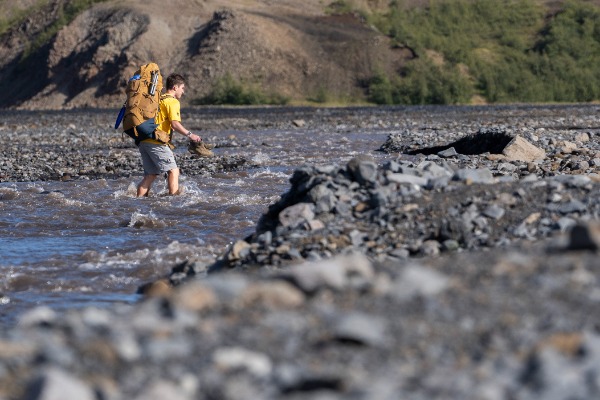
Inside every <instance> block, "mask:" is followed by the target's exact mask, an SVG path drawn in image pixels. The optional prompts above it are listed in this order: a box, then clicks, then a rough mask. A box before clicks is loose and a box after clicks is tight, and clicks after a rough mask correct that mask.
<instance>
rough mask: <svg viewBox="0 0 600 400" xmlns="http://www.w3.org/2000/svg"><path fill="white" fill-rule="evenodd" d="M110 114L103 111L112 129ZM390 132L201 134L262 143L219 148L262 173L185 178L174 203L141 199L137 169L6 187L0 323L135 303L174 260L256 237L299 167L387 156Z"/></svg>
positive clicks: (0, 226) (1, 212) (1, 210)
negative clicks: (42, 312) (124, 174)
mask: <svg viewBox="0 0 600 400" xmlns="http://www.w3.org/2000/svg"><path fill="white" fill-rule="evenodd" d="M112 117H113V116H112V114H110V113H107V115H106V119H107V122H106V124H107V126H109V125H110V123H111V122H112V121H111V120H110V119H111V118H112ZM391 131H393V129H366V130H364V131H351V132H348V131H347V130H346V129H345V128H344V126H338V127H337V129H331V130H329V131H322V130H319V129H314V128H306V129H298V128H295V129H293V130H292V129H290V130H288V131H285V130H277V129H270V130H266V129H265V130H252V131H232V130H228V131H216V132H204V133H203V136H205V137H207V136H212V137H213V138H219V137H227V136H229V135H232V134H235V135H236V137H237V138H238V140H239V141H240V142H252V143H257V142H258V143H260V145H258V146H256V145H255V146H246V147H238V148H217V149H215V150H214V151H215V154H216V155H217V156H220V155H224V154H235V155H244V156H245V157H247V159H249V160H252V163H253V164H254V165H257V167H252V168H251V169H245V170H243V171H237V172H224V173H215V174H209V175H201V176H186V175H185V174H183V175H182V176H181V180H180V182H181V184H182V186H183V188H184V193H183V195H181V196H176V197H169V196H164V195H163V194H162V193H164V190H165V184H164V182H163V181H158V180H157V183H156V184H155V188H153V195H152V196H151V197H149V198H144V199H137V198H135V186H136V184H137V182H138V181H139V180H140V179H141V165H140V175H139V176H132V177H129V178H118V179H99V180H81V179H75V180H72V181H68V182H61V181H46V182H7V183H0V276H2V283H1V284H0V323H1V324H2V325H5V326H6V325H10V324H12V323H15V321H16V320H17V319H18V315H19V314H21V313H22V312H24V311H25V310H28V309H30V308H32V307H34V306H38V305H46V306H50V307H52V308H54V309H57V310H64V309H69V308H74V307H83V306H88V305H94V306H103V305H108V304H113V303H115V302H133V301H136V300H138V296H137V295H136V294H135V292H136V289H137V288H138V287H139V286H140V285H141V284H144V283H146V282H148V281H152V280H155V279H157V278H159V277H163V276H166V274H167V273H168V272H169V271H170V270H171V268H172V267H173V266H174V265H176V264H177V263H179V262H182V261H184V260H185V259H187V258H204V257H205V258H206V259H207V260H208V259H212V258H214V257H215V256H217V255H219V254H221V253H222V252H223V251H224V250H225V248H226V247H227V245H228V244H229V243H231V242H232V241H234V240H236V239H240V238H243V237H245V236H247V235H248V234H251V233H252V232H253V231H254V227H255V225H256V222H257V221H258V218H259V217H260V215H261V214H262V213H263V212H264V211H265V210H266V209H267V207H268V205H269V204H271V203H273V202H275V201H277V200H278V198H279V196H280V195H281V194H282V193H284V192H285V191H286V190H287V189H288V187H289V182H288V180H289V177H290V175H291V173H292V172H293V171H294V169H295V168H297V167H298V166H301V165H303V164H313V165H314V164H331V163H342V162H346V161H347V160H349V159H350V158H351V157H353V156H355V155H357V154H361V153H364V152H365V150H366V151H367V152H369V153H370V154H372V155H373V156H375V157H376V158H384V157H385V155H383V154H382V153H378V152H375V151H374V150H375V149H377V148H379V147H380V146H381V144H382V143H383V142H384V141H385V139H386V138H387V135H388V133H390V132H391ZM107 134H114V131H113V132H111V131H110V128H107ZM180 144H181V143H180ZM176 151H178V152H183V151H186V150H185V148H184V146H180V147H179V148H178V149H177V150H176Z"/></svg>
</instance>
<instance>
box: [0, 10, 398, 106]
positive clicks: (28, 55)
mask: <svg viewBox="0 0 600 400" xmlns="http://www.w3.org/2000/svg"><path fill="white" fill-rule="evenodd" d="M5 3H6V4H4V6H5V7H6V8H7V9H9V10H10V9H13V8H14V7H11V5H10V4H9V3H10V1H9V2H8V3H7V2H6V0H5ZM88 3H92V2H89V1H88ZM15 4H17V5H18V4H19V2H13V5H15ZM72 4H75V0H56V1H53V2H49V3H48V4H47V5H46V6H39V7H38V8H37V11H35V12H33V13H32V14H31V15H30V16H29V17H27V19H26V20H25V21H24V22H22V23H21V24H19V25H18V26H15V27H12V28H10V29H9V30H8V31H6V32H5V33H4V34H3V35H2V36H1V38H0V90H2V92H3V93H4V96H2V99H1V100H0V107H4V108H6V107H18V108H27V109H57V108H73V107H118V106H120V105H121V104H122V102H123V100H124V87H125V84H126V81H127V79H128V78H129V77H130V76H131V75H132V74H133V72H134V71H135V70H136V69H137V66H138V65H140V64H143V63H146V62H148V61H155V62H157V63H158V64H159V65H160V66H161V69H162V71H163V73H164V74H168V73H170V72H180V73H182V74H184V75H185V76H186V77H187V79H188V91H187V94H186V100H187V101H188V102H191V101H192V100H194V99H197V98H199V97H202V96H203V95H206V94H207V93H208V91H210V89H211V87H212V84H213V83H214V82H215V81H216V80H218V79H222V78H223V77H225V76H228V75H229V76H231V77H232V78H233V79H234V80H235V81H238V82H242V83H243V84H245V85H249V86H251V85H256V86H257V87H261V88H262V90H263V91H265V92H267V93H269V92H273V93H277V94H279V95H281V96H285V97H287V98H290V99H299V100H304V99H307V98H310V97H315V96H319V95H320V94H322V93H327V94H328V96H332V97H334V98H350V97H353V98H354V97H357V96H360V94H361V93H360V92H361V90H362V89H361V88H360V86H359V85H358V84H357V83H358V82H361V81H362V80H364V79H367V78H369V77H370V76H372V75H373V73H374V71H375V70H376V69H377V70H384V71H389V72H393V69H394V66H395V65H396V64H397V63H398V62H400V61H401V59H402V56H403V53H402V51H396V50H392V49H391V47H390V45H389V40H388V39H387V38H386V37H385V36H383V35H381V34H380V33H378V32H376V31H375V30H374V29H372V28H370V27H368V26H367V25H366V24H365V23H364V22H363V21H361V20H360V19H359V18H357V17H354V16H351V15H348V16H334V15H330V14H328V13H326V10H325V6H324V5H323V3H322V2H321V1H319V0H308V1H303V2H301V3H300V2H298V1H292V0H285V1H270V0H251V1H243V0H237V1H227V2H226V1H221V0H206V1H200V0H196V1H186V0H175V1H171V2H169V4H168V7H165V3H164V2H162V1H158V0H148V1H141V0H125V1H106V2H99V3H96V4H93V5H91V6H89V8H87V9H85V11H83V12H81V13H79V14H78V15H77V16H76V17H75V18H74V19H73V20H72V21H71V22H70V23H68V24H67V25H66V26H64V27H62V28H60V29H59V30H58V32H57V33H56V35H55V36H53V37H51V38H49V39H48V40H47V41H46V42H40V40H39V38H40V37H43V36H44V35H48V33H47V32H48V31H51V28H50V29H49V27H51V26H52V24H54V23H55V21H57V20H59V19H60V18H64V15H65V14H66V13H68V10H69V7H70V6H71V7H73V6H72ZM36 41H37V42H40V43H38V44H36ZM36 46H37V47H36Z"/></svg>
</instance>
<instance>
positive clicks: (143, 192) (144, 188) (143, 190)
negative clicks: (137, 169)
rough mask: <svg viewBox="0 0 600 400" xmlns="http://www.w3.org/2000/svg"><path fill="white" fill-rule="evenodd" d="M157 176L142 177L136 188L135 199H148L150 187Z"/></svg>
mask: <svg viewBox="0 0 600 400" xmlns="http://www.w3.org/2000/svg"><path fill="white" fill-rule="evenodd" d="M157 176H158V175H144V179H142V181H141V182H140V184H139V185H138V187H137V197H142V196H146V197H148V195H149V194H150V187H152V182H154V180H155V179H156V177H157Z"/></svg>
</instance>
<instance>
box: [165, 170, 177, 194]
mask: <svg viewBox="0 0 600 400" xmlns="http://www.w3.org/2000/svg"><path fill="white" fill-rule="evenodd" d="M167 186H168V187H169V194H171V195H173V194H179V168H173V169H172V170H170V171H169V172H167Z"/></svg>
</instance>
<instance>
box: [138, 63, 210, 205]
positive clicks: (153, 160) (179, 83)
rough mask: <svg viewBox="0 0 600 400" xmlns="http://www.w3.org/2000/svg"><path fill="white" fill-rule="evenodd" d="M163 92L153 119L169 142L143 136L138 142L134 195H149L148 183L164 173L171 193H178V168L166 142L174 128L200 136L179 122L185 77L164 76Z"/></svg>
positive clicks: (198, 138) (195, 136)
mask: <svg viewBox="0 0 600 400" xmlns="http://www.w3.org/2000/svg"><path fill="white" fill-rule="evenodd" d="M166 90H167V91H166V93H165V94H163V95H162V96H161V97H160V110H159V112H158V114H157V115H156V118H155V122H156V123H157V124H158V129H160V130H162V131H163V132H168V133H169V143H168V144H165V143H162V142H159V141H158V140H154V139H146V140H142V141H141V142H140V144H139V146H138V149H139V151H140V154H141V156H142V165H143V166H144V178H143V179H142V181H141V182H140V184H139V185H138V187H137V196H138V197H141V196H148V194H149V193H150V187H151V186H152V183H153V182H154V180H155V179H156V177H157V176H158V175H160V174H164V173H165V172H166V173H167V187H168V189H169V194H170V195H176V194H179V193H180V192H179V168H178V167H177V164H176V163H175V156H174V155H173V151H172V150H171V147H170V146H169V144H170V141H171V138H172V135H173V131H175V132H178V133H180V134H182V135H183V136H186V137H187V138H189V139H190V140H191V141H193V142H200V141H201V140H202V138H201V137H200V136H198V135H196V134H193V133H192V132H190V131H189V130H188V129H186V128H184V126H183V125H182V124H181V116H180V112H179V110H180V104H179V99H181V97H182V96H183V94H184V93H185V79H184V78H183V76H181V75H179V74H171V75H169V76H168V77H167V85H166Z"/></svg>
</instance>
